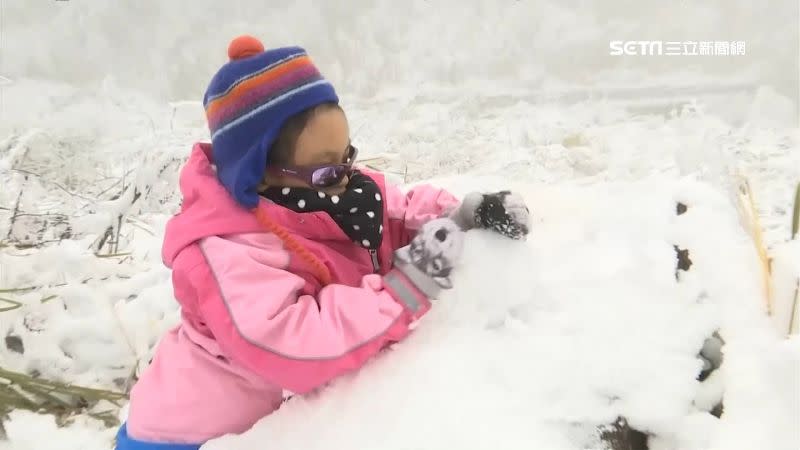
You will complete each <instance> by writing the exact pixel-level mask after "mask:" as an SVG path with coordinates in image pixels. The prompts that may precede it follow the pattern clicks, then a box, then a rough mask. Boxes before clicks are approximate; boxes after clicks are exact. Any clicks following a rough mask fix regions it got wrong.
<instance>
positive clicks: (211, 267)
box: [175, 237, 430, 394]
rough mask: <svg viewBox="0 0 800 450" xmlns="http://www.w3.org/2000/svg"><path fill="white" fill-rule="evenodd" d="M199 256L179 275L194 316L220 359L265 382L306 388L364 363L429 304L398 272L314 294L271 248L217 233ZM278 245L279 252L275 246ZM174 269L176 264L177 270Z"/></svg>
mask: <svg viewBox="0 0 800 450" xmlns="http://www.w3.org/2000/svg"><path fill="white" fill-rule="evenodd" d="M194 247H195V248H196V249H197V251H198V252H200V253H201V255H198V257H197V258H196V259H195V260H198V259H200V258H203V259H204V261H205V263H200V264H197V265H196V266H194V267H193V268H191V269H190V270H189V271H188V272H186V273H183V274H179V276H180V277H184V278H185V280H180V282H181V283H186V284H188V285H191V286H193V287H194V291H195V292H194V297H195V298H196V302H197V310H198V313H199V316H200V317H201V318H202V320H203V325H204V326H205V327H207V329H208V330H209V331H210V332H211V334H212V335H213V337H214V339H215V340H216V341H217V342H218V344H219V346H220V349H221V350H222V352H223V353H224V354H225V356H226V357H227V358H228V359H229V360H231V361H232V362H233V363H237V364H240V365H241V366H243V367H246V368H247V369H249V370H251V371H252V372H254V373H256V374H258V375H260V376H261V377H263V378H264V379H266V380H267V381H268V382H270V383H272V384H275V385H277V386H279V387H281V388H282V389H285V390H288V391H291V392H293V393H297V394H303V393H307V392H309V391H311V390H313V389H315V388H317V387H319V386H321V385H323V384H325V383H327V382H328V381H330V380H332V379H334V378H336V377H337V376H339V375H342V374H344V373H346V372H349V371H351V370H354V369H357V368H360V367H361V366H362V365H363V364H365V363H366V361H367V360H368V359H369V358H370V357H372V356H374V355H375V354H376V353H378V352H379V351H380V350H381V349H382V348H383V347H385V346H386V345H387V344H390V343H392V342H397V341H400V340H402V339H403V338H405V337H406V336H407V335H408V333H409V326H410V325H411V324H412V323H413V322H414V321H415V320H417V319H418V318H419V317H421V316H422V315H423V314H425V313H426V312H427V311H428V310H429V309H430V301H429V300H428V298H427V297H426V296H425V295H424V294H423V293H422V292H421V291H420V290H418V289H416V287H415V285H414V284H413V283H412V282H411V281H410V280H409V279H408V277H407V276H406V275H404V273H403V272H400V271H398V270H397V269H393V270H392V271H391V272H389V273H388V274H387V275H385V276H383V277H381V276H380V275H368V276H366V277H364V279H363V281H362V283H361V285H360V286H358V287H351V286H345V285H337V284H332V285H328V286H326V287H324V288H322V289H321V290H320V291H319V293H318V294H317V295H316V296H311V295H305V294H303V293H302V292H303V286H304V284H305V281H304V280H303V278H301V277H300V276H298V275H295V274H293V273H291V272H289V271H287V270H284V269H283V268H281V267H280V266H281V265H280V263H278V260H280V257H276V256H275V254H274V253H275V252H272V253H270V252H268V251H266V250H264V249H254V248H253V247H251V246H243V245H238V244H237V243H235V242H231V241H229V240H226V239H224V238H221V237H209V238H205V239H203V240H202V241H200V243H199V244H198V245H196V246H194ZM280 250H282V249H280ZM178 269H179V268H175V270H178Z"/></svg>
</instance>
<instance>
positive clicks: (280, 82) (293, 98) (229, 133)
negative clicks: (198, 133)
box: [203, 36, 339, 208]
mask: <svg viewBox="0 0 800 450" xmlns="http://www.w3.org/2000/svg"><path fill="white" fill-rule="evenodd" d="M228 57H229V58H230V61H229V62H228V63H227V64H225V65H224V66H222V68H221V69H219V71H218V72H217V73H216V75H214V78H212V79H211V83H210V84H209V86H208V89H207V90H206V93H205V95H204V96H203V107H204V108H205V110H206V118H207V120H208V129H209V131H210V133H211V147H212V155H213V158H214V163H215V164H216V166H217V177H218V178H219V180H220V182H221V183H222V184H223V185H224V186H225V188H226V189H227V190H228V192H230V193H231V195H232V196H233V198H234V199H236V201H237V202H238V203H239V204H240V205H242V206H244V207H247V208H254V207H256V206H257V205H258V192H257V188H258V185H259V183H260V182H261V180H262V179H263V177H264V170H265V169H266V167H267V161H268V152H269V149H270V147H271V146H272V144H273V142H275V140H276V139H277V137H278V132H279V131H280V129H281V127H282V126H283V124H284V123H285V122H286V120H287V119H288V118H289V117H291V116H293V115H295V114H297V113H299V112H302V111H304V110H306V109H308V108H312V107H314V106H317V105H319V104H321V103H326V102H333V103H338V102H339V98H338V96H337V95H336V91H335V90H334V88H333V86H332V85H331V83H330V82H328V81H327V80H325V79H324V78H323V77H322V75H321V74H320V73H319V70H317V68H316V67H315V66H314V64H313V63H312V62H311V59H310V58H309V56H308V54H307V53H306V51H305V50H304V49H302V48H300V47H284V48H276V49H272V50H267V51H264V46H263V44H261V42H260V41H259V40H258V39H256V38H254V37H252V36H240V37H237V38H236V39H234V40H233V41H232V42H231V43H230V45H229V46H228Z"/></svg>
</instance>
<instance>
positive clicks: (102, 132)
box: [0, 0, 800, 450]
mask: <svg viewBox="0 0 800 450" xmlns="http://www.w3.org/2000/svg"><path fill="white" fill-rule="evenodd" d="M596 3H597V4H593V3H592V2H554V1H544V0H539V1H530V2H508V4H503V5H501V6H498V5H500V4H499V3H498V2H496V1H494V0H474V1H472V2H469V3H468V4H464V2H460V1H459V2H456V1H455V0H448V1H442V2H426V1H422V0H420V1H412V2H391V1H378V2H362V1H353V2H347V5H345V4H339V3H335V2H319V1H313V0H302V1H293V2H269V5H267V4H266V3H264V2H257V1H254V0H253V1H251V0H246V1H245V0H241V1H239V2H235V3H231V4H225V5H224V6H223V4H222V3H219V2H213V1H211V0H203V1H192V2H188V1H174V2H162V3H160V4H158V5H156V4H153V5H149V6H148V8H142V7H141V6H140V2H133V1H128V2H115V3H114V4H113V5H111V4H109V5H101V4H99V3H98V4H91V3H86V2H46V3H39V4H35V3H31V2H21V1H18V2H14V1H13V0H12V1H10V2H0V15H2V19H0V22H2V23H0V28H2V33H3V35H2V47H0V183H1V184H2V186H3V188H2V189H0V241H4V240H7V239H13V240H14V241H15V242H18V243H20V244H26V243H27V244H35V243H37V242H48V244H47V245H45V246H43V247H40V248H39V247H33V248H25V247H23V248H18V247H15V246H3V245H2V244H0V291H3V292H0V297H3V298H9V299H12V300H13V301H17V302H20V303H22V306H21V307H20V308H18V309H16V310H13V311H7V312H0V335H2V336H3V337H6V336H17V337H19V338H20V339H21V341H22V343H23V346H24V353H23V354H20V353H18V352H15V351H12V350H11V349H8V348H6V346H5V345H2V344H0V366H2V367H3V368H6V369H10V370H18V371H22V372H26V373H39V374H41V376H42V377H45V378H48V379H54V380H61V381H65V382H72V383H76V384H81V385H86V386H91V387H97V388H103V389H113V390H125V389H127V388H128V387H129V386H130V384H131V383H132V382H133V381H134V379H135V376H136V375H137V374H138V373H140V372H141V370H142V369H143V368H144V367H145V366H146V364H147V362H148V361H149V358H150V355H151V353H152V351H153V347H154V345H155V344H156V343H157V341H158V338H159V336H160V335H161V334H162V333H163V332H164V331H165V330H167V329H168V328H169V327H171V326H172V325H174V324H175V323H176V322H177V320H178V319H179V311H178V307H177V304H176V303H175V302H174V300H173V299H172V289H171V284H170V273H169V271H168V270H167V269H166V268H164V267H163V264H162V263H161V258H160V245H161V239H162V237H163V227H164V223H165V221H166V220H167V218H168V217H169V215H170V214H172V213H174V212H175V211H176V209H177V206H178V204H179V201H180V199H179V198H178V195H177V189H176V182H177V171H178V169H179V167H180V165H181V164H182V161H183V160H184V159H185V158H186V156H187V153H188V150H189V148H190V145H191V144H192V143H193V142H195V141H196V140H200V139H207V129H206V128H205V122H204V116H203V111H202V108H201V105H200V103H199V102H198V99H200V97H201V95H202V92H203V90H204V88H205V84H206V83H207V81H208V79H209V77H210V76H211V74H212V72H213V70H214V69H215V68H216V67H217V66H218V65H219V64H220V63H221V62H222V61H223V60H224V49H225V48H226V46H227V43H228V39H229V38H230V37H231V36H234V35H236V34H239V33H242V32H251V33H258V35H259V37H261V38H262V39H263V40H264V41H265V43H266V44H267V45H268V46H269V45H281V44H289V43H298V42H299V43H302V44H303V45H304V46H306V47H307V48H308V49H309V50H310V51H311V53H312V55H314V59H315V61H317V62H318V64H319V65H320V66H321V67H322V69H323V72H325V73H326V75H328V76H329V77H330V78H331V79H332V80H333V81H334V82H335V83H336V85H337V86H338V87H339V90H340V94H341V96H342V100H343V105H344V107H345V109H346V110H347V112H348V116H349V120H350V123H351V129H352V134H353V139H354V144H355V145H357V146H358V147H359V150H360V157H361V159H362V161H364V162H365V163H366V164H370V165H373V166H375V167H378V168H380V169H382V170H385V171H386V172H387V174H388V175H389V176H390V177H391V178H392V179H394V180H395V181H397V182H399V183H402V184H405V185H407V186H410V185H413V184H415V183H418V182H422V181H432V182H434V183H437V184H440V185H443V186H446V187H448V188H450V189H452V190H453V191H454V192H456V193H458V194H461V195H463V194H466V193H468V192H469V191H471V190H474V189H485V190H500V189H506V188H512V189H513V190H515V191H516V192H519V193H520V194H521V195H522V196H523V197H524V198H525V199H526V200H527V202H528V205H529V206H530V208H531V211H532V215H533V220H534V223H533V229H532V235H531V238H530V239H529V241H527V242H526V243H519V242H512V241H509V240H505V239H501V238H498V237H496V236H493V235H489V234H486V233H484V232H479V231H475V232H471V233H470V234H469V236H468V239H467V247H466V253H465V255H464V257H463V261H462V266H461V268H460V270H459V272H458V273H457V274H456V275H455V278H454V283H455V286H456V287H455V289H454V290H452V291H450V292H448V293H447V295H446V296H445V297H443V298H442V299H440V300H439V301H438V302H437V304H436V307H435V308H434V310H433V311H432V312H431V313H430V314H429V315H428V316H427V317H426V318H425V319H424V321H422V323H420V324H419V325H418V327H417V328H416V330H415V332H414V333H413V335H412V336H411V337H410V338H409V339H408V340H407V341H405V342H403V343H401V344H399V345H397V346H395V347H394V348H392V349H391V350H389V351H387V352H385V353H384V354H383V355H382V356H381V357H380V358H377V359H376V360H375V361H373V362H372V363H370V364H369V365H367V366H366V367H365V368H364V370H363V371H361V372H359V373H358V374H355V375H353V376H349V377H346V378H345V379H342V380H338V381H336V382H334V383H333V384H332V385H331V386H330V387H329V388H327V389H325V390H323V391H322V392H320V393H319V394H318V395H315V396H312V397H309V398H299V397H295V398H292V399H291V400H289V401H288V402H287V403H286V404H285V405H284V407H283V408H281V410H279V411H278V412H277V413H275V414H273V415H271V416H269V417H267V418H265V419H264V420H262V421H261V422H259V423H258V424H256V425H255V427H254V429H253V430H251V431H250V432H248V433H245V434H244V435H242V436H230V437H224V438H221V439H219V440H218V441H215V442H210V443H208V444H207V445H206V448H210V449H215V448H226V449H233V450H236V449H237V448H254V447H255V448H259V447H262V446H263V445H265V443H268V445H270V446H275V447H279V446H283V447H287V448H318V447H321V446H323V445H325V447H326V448H340V447H341V448H345V447H347V448H359V447H360V448H375V449H392V448H398V449H399V448H403V449H406V448H443V447H445V446H459V447H461V448H486V447H497V448H510V449H513V448H535V447H538V448H547V449H554V450H557V449H562V448H563V449H581V450H583V449H599V448H602V447H601V444H600V443H599V442H598V440H597V434H598V433H597V431H596V427H597V426H598V425H603V424H608V423H610V422H612V421H613V420H614V419H615V418H616V417H617V416H620V415H622V416H625V417H626V418H627V419H628V420H629V422H630V423H631V425H632V426H634V427H637V428H639V429H641V430H644V431H648V432H650V433H653V434H655V435H656V436H654V437H652V438H651V439H650V442H649V445H650V448H651V449H654V450H673V449H681V450H694V449H698V450H699V449H714V450H716V449H719V450H722V449H725V450H728V449H745V448H746V449H752V448H769V449H771V450H772V449H775V450H782V449H787V450H789V449H791V450H794V449H797V448H800V435H799V434H798V431H797V423H798V421H800V338H798V337H797V335H794V336H792V337H789V338H787V332H788V329H789V321H790V315H791V304H792V303H791V302H792V300H793V295H794V289H795V287H796V284H797V279H798V277H800V261H798V258H800V256H798V255H800V248H798V244H797V241H791V240H790V232H789V225H790V215H791V202H792V200H793V198H794V194H795V187H796V183H797V182H798V181H800V151H798V141H799V140H800V133H799V132H798V131H800V130H799V129H798V126H797V125H798V121H797V106H798V103H797V101H798V99H797V98H796V95H797V91H798V88H797V84H798V76H797V75H798V74H797V72H796V71H793V70H788V69H787V68H792V67H795V68H796V67H798V64H797V60H798V53H799V52H798V47H797V44H796V43H797V42H798V27H797V21H796V18H797V14H798V6H797V4H796V2H792V1H781V2H773V3H771V4H770V8H761V7H758V9H757V10H756V9H754V8H756V6H755V5H753V4H752V2H749V1H745V0H737V1H725V2H723V1H721V0H719V1H711V2H703V4H697V3H693V2H681V3H680V4H679V5H678V4H675V5H672V4H664V5H662V6H659V7H654V6H653V5H650V4H645V3H642V4H636V5H632V4H630V2H623V1H616V0H613V1H604V2H602V4H601V3H600V2H596ZM223 16H224V17H227V18H228V19H229V20H222V21H220V20H219V17H223ZM754 16H758V17H759V20H758V21H753V20H752V17H754ZM478 18H480V20H476V19H478ZM297 24H301V25H302V26H294V25H297ZM445 25H446V26H445ZM209 29H214V32H213V33H206V32H199V31H198V30H209ZM620 38H622V39H632V40H639V39H664V40H673V39H674V40H723V39H726V40H746V41H747V43H748V54H747V55H746V56H744V57H730V58H722V57H709V58H695V59H687V58H683V57H675V58H672V57H670V58H667V57H648V58H639V57H631V58H612V57H609V56H608V53H607V50H608V47H607V45H608V41H609V40H610V39H620ZM787 43H794V44H792V45H788V44H787ZM120 49H125V51H121V50H120ZM215 49H216V50H215ZM475 55H481V57H480V58H476V57H475ZM154 72H155V73H157V75H154ZM6 79H9V80H11V82H10V83H8V82H5V81H4V80H6ZM737 171H738V172H741V173H743V174H744V175H746V176H747V177H748V179H749V181H750V184H751V185H752V187H753V190H754V193H755V199H756V202H757V207H758V212H759V215H760V219H761V225H762V226H763V228H764V233H765V234H764V237H765V241H766V244H767V246H768V248H769V249H770V254H771V256H773V261H772V266H773V273H774V295H775V298H774V311H775V314H774V315H773V316H772V317H768V316H766V315H765V314H764V305H765V302H764V300H763V286H762V284H761V283H762V280H761V278H760V272H759V271H760V268H759V266H758V259H757V255H756V252H755V249H754V247H753V243H752V241H751V239H750V237H749V236H748V235H747V234H746V232H745V231H744V229H743V227H742V226H741V224H740V222H739V220H740V219H739V217H738V216H737V213H736V209H735V204H734V203H735V202H734V195H733V194H732V192H734V190H735V189H734V188H735V186H734V185H733V184H732V183H731V177H730V174H732V173H735V172H737ZM134 188H136V191H137V192H139V193H141V197H138V198H137V197H136V196H135V195H134V194H135V192H134ZM134 198H136V199H137V200H136V202H134V201H133V200H134ZM676 202H682V203H685V204H687V205H689V209H688V210H687V212H686V213H685V214H682V215H680V216H678V215H676V214H675V203H676ZM15 211H17V213H23V214H28V215H22V216H20V215H19V214H17V216H18V218H17V222H16V223H15V225H14V226H13V227H12V226H10V222H11V218H12V217H13V216H14V215H15ZM120 214H122V215H123V216H124V219H123V220H122V225H121V226H119V225H120V224H119V221H118V218H119V216H120ZM44 221H46V225H43V223H44ZM108 227H113V228H112V236H116V235H117V231H119V233H118V235H119V242H118V244H116V247H117V248H116V249H115V251H111V250H110V249H109V245H105V246H103V248H100V249H99V248H98V247H99V240H98V238H99V237H100V236H102V235H103V233H104V232H105V230H106V229H107V228H108ZM673 245H678V246H679V247H680V248H682V249H689V251H690V258H691V260H692V262H693V265H692V267H691V268H690V270H689V271H688V272H681V273H680V274H679V280H678V281H676V279H675V263H676V260H675V250H674V248H673ZM95 253H97V255H99V256H100V257H99V256H96V255H95ZM27 287H33V288H34V289H30V290H23V291H15V292H5V291H4V290H7V289H19V288H27ZM6 306H9V305H7V304H6V303H5V302H3V301H1V300H0V308H3V307H6ZM795 326H797V325H795ZM715 330H719V331H720V333H721V335H722V337H723V338H724V340H725V346H724V347H723V353H724V364H723V366H722V368H721V369H719V370H718V371H716V372H714V373H712V375H711V376H710V377H709V378H708V379H707V380H706V381H705V382H703V383H698V382H697V381H695V377H696V375H697V373H698V372H699V370H700V368H701V367H702V361H701V360H700V359H698V358H696V354H697V352H698V351H699V350H700V349H701V348H702V347H703V343H704V340H705V338H707V337H708V336H709V335H710V334H711V333H712V332H713V331H715ZM721 398H724V406H725V409H724V414H723V415H722V417H721V419H717V418H715V417H713V416H711V415H710V414H708V413H707V412H706V411H708V410H710V409H711V408H713V407H714V406H715V405H716V404H717V403H718V401H719V400H720V399H721ZM124 416H125V412H124V408H123V410H122V411H121V412H120V417H121V418H124ZM3 424H4V428H5V430H6V433H7V435H8V440H7V441H2V440H0V448H4V447H7V448H11V449H14V450H23V449H40V448H63V449H65V450H67V449H70V450H71V449H76V450H77V449H82V450H83V449H88V450H93V449H107V448H109V446H110V442H111V439H112V437H113V434H114V430H109V429H105V428H104V426H103V425H102V424H101V423H99V422H97V421H95V420H92V419H90V418H87V417H85V416H79V417H77V418H76V419H75V422H74V423H73V424H71V425H69V426H66V427H62V428H60V427H57V426H56V423H55V421H54V420H53V419H52V418H51V417H49V416H39V415H34V414H30V413H26V412H23V411H15V412H12V413H11V415H10V417H9V418H8V419H7V420H5V421H4V422H3ZM309 430H311V431H309Z"/></svg>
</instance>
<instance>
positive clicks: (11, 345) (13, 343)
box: [6, 334, 25, 355]
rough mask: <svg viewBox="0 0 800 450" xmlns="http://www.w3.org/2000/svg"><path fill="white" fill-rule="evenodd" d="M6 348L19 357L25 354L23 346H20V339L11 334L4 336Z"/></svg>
mask: <svg viewBox="0 0 800 450" xmlns="http://www.w3.org/2000/svg"><path fill="white" fill-rule="evenodd" d="M6 348H7V349H9V350H11V351H12V352H15V353H19V354H20V355H23V354H25V346H24V345H22V338H21V337H19V336H16V335H13V334H9V335H8V336H6Z"/></svg>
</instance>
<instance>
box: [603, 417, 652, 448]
mask: <svg viewBox="0 0 800 450" xmlns="http://www.w3.org/2000/svg"><path fill="white" fill-rule="evenodd" d="M600 439H602V440H603V442H605V443H606V444H607V448H608V450H648V447H647V435H646V434H644V433H642V432H641V431H639V430H636V429H633V428H631V427H630V425H628V421H627V420H625V418H624V417H620V418H618V419H617V421H616V422H614V423H613V424H611V425H610V426H608V427H606V429H605V430H603V432H602V433H601V434H600Z"/></svg>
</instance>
